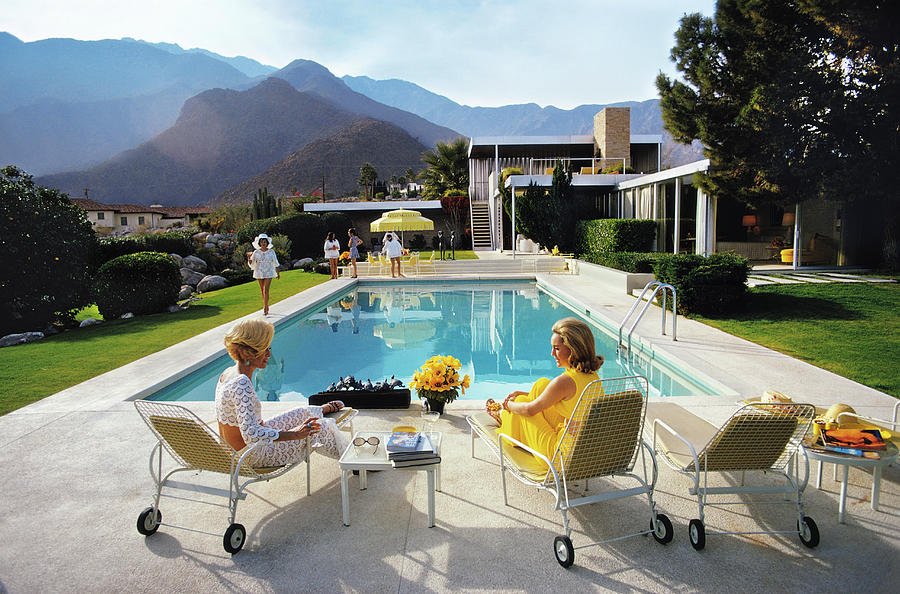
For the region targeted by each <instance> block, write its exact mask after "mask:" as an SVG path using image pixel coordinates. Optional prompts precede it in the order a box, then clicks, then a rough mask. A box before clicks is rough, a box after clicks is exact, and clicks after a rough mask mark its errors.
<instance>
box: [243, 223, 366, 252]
mask: <svg viewBox="0 0 900 594" xmlns="http://www.w3.org/2000/svg"><path fill="white" fill-rule="evenodd" d="M352 226H353V222H352V221H351V220H350V217H348V216H347V215H346V214H344V213H342V212H328V213H324V214H322V215H317V214H313V213H308V212H297V213H291V214H286V215H279V216H277V217H272V218H269V219H259V220H256V221H250V222H249V223H247V224H246V225H244V226H243V227H241V228H240V229H238V232H237V234H236V237H235V239H236V241H237V242H238V243H248V242H250V241H253V239H254V238H255V237H256V236H257V235H259V234H260V233H265V234H266V235H269V236H270V237H271V236H274V235H286V236H287V238H288V239H290V240H291V254H290V256H291V258H293V259H297V258H321V257H322V255H323V253H324V252H323V248H322V246H323V245H324V244H325V235H327V234H328V232H329V231H333V232H334V234H335V236H336V237H337V238H338V241H340V242H341V245H342V246H343V245H345V244H346V237H347V229H349V228H350V227H352Z"/></svg>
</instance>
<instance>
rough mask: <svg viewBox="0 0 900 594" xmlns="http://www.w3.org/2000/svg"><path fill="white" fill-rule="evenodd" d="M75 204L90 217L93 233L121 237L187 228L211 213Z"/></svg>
mask: <svg viewBox="0 0 900 594" xmlns="http://www.w3.org/2000/svg"><path fill="white" fill-rule="evenodd" d="M72 202H73V203H74V204H75V205H76V206H79V207H80V208H81V209H82V210H84V211H85V212H86V213H87V217H88V221H90V222H91V225H93V227H94V231H96V232H97V233H101V234H107V235H121V234H124V233H132V232H134V231H139V230H148V229H166V228H171V227H188V226H190V225H193V224H194V223H196V222H197V220H198V219H199V218H200V217H201V216H204V215H207V214H209V213H210V212H211V210H210V209H209V208H207V207H205V206H162V205H159V204H153V205H151V206H143V205H140V204H101V203H99V202H94V201H93V200H88V199H85V198H73V199H72Z"/></svg>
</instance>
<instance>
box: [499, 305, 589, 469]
mask: <svg viewBox="0 0 900 594" xmlns="http://www.w3.org/2000/svg"><path fill="white" fill-rule="evenodd" d="M550 356H551V357H553V358H554V359H555V360H556V366H557V367H561V368H563V372H562V373H561V374H559V375H558V376H556V377H555V378H553V379H552V380H551V379H548V378H545V377H542V378H540V379H539V380H537V381H536V382H535V383H534V385H532V387H531V390H530V391H529V392H522V391H521V390H516V391H514V392H511V393H510V394H509V395H508V396H507V397H506V398H505V399H504V400H503V404H501V405H499V407H500V408H501V409H502V410H498V404H497V403H496V402H494V401H493V400H488V401H487V409H488V412H489V413H491V416H492V417H494V419H495V420H496V421H497V422H498V423H499V424H500V431H501V432H502V433H506V434H507V435H509V436H510V437H512V438H514V439H517V440H519V441H521V442H522V443H524V444H525V445H527V446H528V447H530V448H533V449H535V450H537V451H538V452H541V453H542V454H544V455H545V456H547V457H548V458H552V457H553V454H554V452H555V450H556V446H557V443H558V442H559V438H560V437H561V436H562V432H563V431H564V430H565V427H566V422H567V421H568V420H569V418H570V417H571V416H572V413H573V412H574V411H575V404H576V403H577V402H578V398H579V396H581V393H582V392H583V391H584V388H585V386H587V385H588V384H589V383H591V382H592V381H594V380H596V379H599V376H598V375H597V370H598V369H600V366H601V365H603V357H600V356H598V355H597V354H596V350H595V348H594V334H593V333H592V332H591V329H590V327H589V326H588V325H587V324H585V323H584V322H582V321H581V320H578V319H575V318H564V319H562V320H559V321H558V322H556V323H555V324H554V325H553V333H552V335H551V337H550Z"/></svg>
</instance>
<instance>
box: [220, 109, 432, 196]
mask: <svg viewBox="0 0 900 594" xmlns="http://www.w3.org/2000/svg"><path fill="white" fill-rule="evenodd" d="M426 149H427V147H426V146H425V145H423V144H422V143H420V142H418V141H417V140H415V139H414V138H413V137H412V136H410V135H409V134H408V133H407V132H406V131H404V130H402V129H401V128H399V127H398V126H395V125H393V124H389V123H387V122H382V121H378V120H372V119H368V118H366V119H360V120H356V121H354V122H352V123H351V124H350V125H349V126H347V127H345V128H343V129H341V130H339V131H338V132H336V133H335V134H332V135H331V136H328V137H326V138H322V139H320V140H315V141H313V142H311V143H309V144H308V145H306V146H305V147H303V148H302V149H300V150H299V151H297V152H295V153H292V154H291V155H289V156H288V157H287V158H285V159H284V160H282V161H280V162H278V163H276V164H275V165H273V166H272V167H270V168H269V169H267V170H266V171H265V172H264V173H261V174H259V175H256V176H254V177H252V178H250V179H248V180H246V181H245V182H243V183H241V184H238V185H237V186H235V187H233V188H230V189H228V190H227V191H226V192H224V193H223V194H222V195H221V196H219V198H218V200H217V201H224V202H245V201H247V200H249V198H250V196H252V195H253V194H254V193H255V192H256V190H257V189H259V188H263V187H265V188H268V190H269V192H270V193H272V194H276V195H278V194H290V193H292V192H293V191H294V190H298V191H300V192H301V193H302V194H308V193H310V192H311V191H312V190H314V189H316V188H321V187H322V182H323V178H324V182H325V191H326V192H327V194H328V195H329V196H331V195H334V196H343V195H356V193H357V192H358V191H359V187H358V185H357V180H358V178H359V168H360V166H361V165H362V164H363V163H365V162H367V161H368V162H369V163H371V164H372V165H373V166H374V167H375V170H376V171H377V172H378V177H379V179H388V178H390V177H391V175H396V176H398V177H399V176H401V175H403V174H404V172H405V171H406V169H407V168H412V169H414V170H416V171H418V170H419V169H421V168H422V167H424V163H422V160H421V155H422V153H423V152H424V151H425V150H426Z"/></svg>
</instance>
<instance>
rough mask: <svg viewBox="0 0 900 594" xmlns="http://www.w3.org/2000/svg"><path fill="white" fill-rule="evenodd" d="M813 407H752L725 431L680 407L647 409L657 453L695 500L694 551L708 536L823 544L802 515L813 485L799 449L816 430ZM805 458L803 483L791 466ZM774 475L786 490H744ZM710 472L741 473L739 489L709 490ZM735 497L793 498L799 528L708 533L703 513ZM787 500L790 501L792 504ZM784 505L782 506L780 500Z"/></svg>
mask: <svg viewBox="0 0 900 594" xmlns="http://www.w3.org/2000/svg"><path fill="white" fill-rule="evenodd" d="M814 416H815V407H813V406H812V405H811V404H779V403H774V404H768V403H767V404H763V403H752V404H748V405H746V406H743V407H741V408H740V409H738V410H737V411H736V412H735V413H734V414H733V415H732V416H731V418H729V419H728V420H727V421H726V422H725V424H724V425H722V426H721V427H716V426H715V425H713V424H711V423H709V422H707V421H705V420H704V419H701V418H700V417H698V416H696V415H694V414H693V413H690V412H688V411H687V410H685V409H684V408H682V407H680V406H678V405H677V404H672V403H668V402H664V403H657V402H654V403H653V404H651V405H650V406H649V407H648V411H647V419H648V425H649V426H651V427H652V433H653V447H654V449H655V450H656V452H657V453H658V454H660V455H661V456H662V458H663V460H664V461H665V462H666V463H667V464H668V465H669V466H671V467H672V468H673V469H674V470H676V471H678V472H680V473H682V474H684V475H687V476H689V477H690V478H691V479H692V481H693V484H692V486H691V487H690V488H689V489H688V492H689V493H690V494H691V495H694V496H696V497H697V504H698V507H699V518H695V519H692V520H691V521H690V523H689V525H688V536H689V538H690V541H691V545H692V546H693V547H694V549H696V550H698V551H699V550H701V549H703V548H704V547H705V546H706V537H707V535H708V534H797V535H798V536H799V537H800V541H801V542H802V543H803V544H804V545H805V546H807V547H809V548H813V547H815V546H817V545H818V544H819V529H818V527H817V526H816V523H815V522H814V521H813V519H812V518H810V517H808V516H806V515H805V514H804V513H803V491H804V489H805V488H806V485H807V483H808V481H809V461H808V459H807V458H806V453H805V452H804V451H803V450H802V449H801V448H800V445H801V441H802V440H803V437H804V436H805V435H806V433H807V432H808V431H809V428H810V426H811V424H812V420H813V417H814ZM798 454H800V455H802V456H803V458H804V477H803V480H802V481H801V480H800V479H799V477H798V476H797V473H796V472H795V470H796V469H795V465H794V464H793V463H792V462H793V461H795V460H796V456H797V455H798ZM755 471H756V472H760V473H772V474H776V475H781V477H783V478H784V483H783V484H776V485H746V484H745V479H746V475H747V473H750V472H755ZM712 472H719V473H735V472H736V473H740V481H739V484H738V485H727V486H716V487H713V486H710V485H709V475H710V473H712ZM736 494H751V495H754V494H780V495H783V496H791V497H790V499H793V502H794V503H796V506H797V528H796V529H795V530H784V531H772V530H769V531H756V532H717V533H707V532H706V527H705V525H704V519H705V517H704V507H705V506H707V505H709V506H713V503H710V502H709V500H710V497H712V496H716V497H718V496H719V495H736ZM790 499H788V501H790ZM782 502H783V500H782ZM743 503H745V502H744V501H740V500H737V501H718V502H717V503H716V504H715V505H716V506H724V505H734V504H743Z"/></svg>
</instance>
